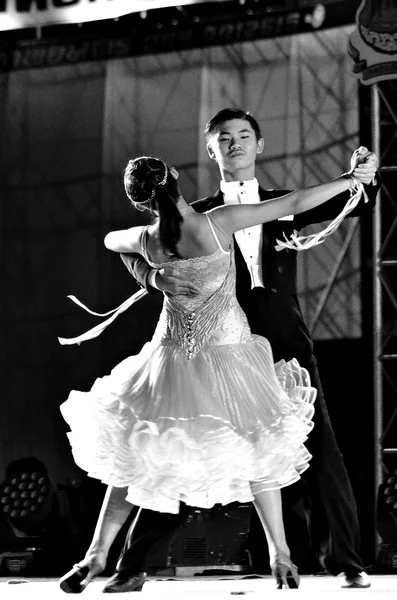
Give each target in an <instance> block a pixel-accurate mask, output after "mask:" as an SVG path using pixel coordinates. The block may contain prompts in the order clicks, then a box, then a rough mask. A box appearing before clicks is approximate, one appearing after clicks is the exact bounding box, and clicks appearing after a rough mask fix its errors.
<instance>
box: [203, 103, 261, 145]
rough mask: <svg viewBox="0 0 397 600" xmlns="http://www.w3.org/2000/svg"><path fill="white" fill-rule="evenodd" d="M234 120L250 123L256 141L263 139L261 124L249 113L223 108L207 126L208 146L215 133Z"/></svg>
mask: <svg viewBox="0 0 397 600" xmlns="http://www.w3.org/2000/svg"><path fill="white" fill-rule="evenodd" d="M233 119H243V120H244V121H248V123H249V124H250V125H251V127H252V129H253V130H254V132H255V136H256V140H257V141H259V140H261V139H262V132H261V128H260V127H259V123H258V121H257V120H256V119H255V118H254V117H253V116H252V115H250V114H249V112H246V111H245V110H241V109H240V108H222V110H220V111H219V112H217V113H216V115H214V116H213V117H212V119H210V120H209V121H208V123H207V125H206V126H205V129H204V134H205V140H206V142H207V144H208V143H209V142H210V140H211V137H212V136H213V135H214V133H216V132H217V131H218V129H219V127H220V126H221V125H222V124H223V123H224V122H225V121H232V120H233Z"/></svg>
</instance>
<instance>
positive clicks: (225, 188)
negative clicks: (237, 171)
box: [220, 177, 259, 195]
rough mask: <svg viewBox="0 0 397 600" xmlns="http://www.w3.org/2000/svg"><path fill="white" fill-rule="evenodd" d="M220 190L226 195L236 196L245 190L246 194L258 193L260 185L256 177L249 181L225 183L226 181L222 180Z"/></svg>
mask: <svg viewBox="0 0 397 600" xmlns="http://www.w3.org/2000/svg"><path fill="white" fill-rule="evenodd" d="M220 189H221V192H223V193H224V194H225V195H226V194H227V193H228V192H231V193H233V194H235V193H236V192H238V191H239V190H240V191H242V190H244V191H245V192H258V190H259V183H258V180H257V178H256V177H254V179H249V180H248V181H225V180H224V179H221V183H220Z"/></svg>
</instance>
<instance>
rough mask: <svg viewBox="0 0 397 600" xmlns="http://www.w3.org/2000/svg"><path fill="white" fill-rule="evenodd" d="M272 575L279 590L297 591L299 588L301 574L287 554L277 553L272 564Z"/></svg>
mask: <svg viewBox="0 0 397 600" xmlns="http://www.w3.org/2000/svg"><path fill="white" fill-rule="evenodd" d="M271 569H272V575H273V576H274V577H275V579H276V582H277V589H278V590H283V589H287V588H289V589H297V588H298V587H299V580H300V578H299V574H298V569H297V567H296V565H294V563H293V562H292V561H291V559H290V558H289V556H287V554H285V552H277V554H276V556H275V559H274V561H273V562H272V564H271Z"/></svg>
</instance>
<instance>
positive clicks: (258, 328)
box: [117, 289, 364, 575]
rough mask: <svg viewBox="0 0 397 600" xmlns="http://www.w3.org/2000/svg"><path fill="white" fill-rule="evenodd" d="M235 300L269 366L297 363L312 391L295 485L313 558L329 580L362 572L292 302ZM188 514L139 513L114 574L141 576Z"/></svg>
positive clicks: (259, 297)
mask: <svg viewBox="0 0 397 600" xmlns="http://www.w3.org/2000/svg"><path fill="white" fill-rule="evenodd" d="M239 300H240V303H241V306H242V308H243V310H244V311H245V313H246V315H247V317H248V321H249V324H250V327H251V329H252V331H253V333H257V334H259V335H263V336H265V337H266V338H267V339H268V340H269V342H270V344H271V346H272V349H273V356H274V360H275V362H277V361H278V360H280V359H282V358H283V359H285V360H290V359H291V358H294V357H295V358H297V360H298V361H299V363H300V365H301V366H303V367H305V368H306V369H307V370H308V371H309V374H310V377H311V382H312V385H313V386H314V387H315V388H316V389H317V398H316V402H315V414H314V428H313V430H312V431H311V432H310V434H309V438H308V441H307V442H306V447H307V448H308V450H309V452H310V453H311V454H312V457H313V458H312V460H311V462H310V466H309V468H308V469H307V470H306V471H305V472H304V473H303V474H302V482H299V484H301V485H302V484H303V486H304V488H305V491H306V492H307V498H308V502H309V510H308V511H307V517H308V532H309V536H310V540H311V544H312V546H313V549H314V552H315V554H316V556H317V558H318V560H319V562H320V564H321V565H323V566H324V567H325V568H326V569H327V570H328V572H329V573H331V574H332V575H337V574H339V573H341V572H347V573H355V572H357V571H362V570H363V569H364V567H363V564H362V561H361V559H360V557H359V554H358V552H359V544H360V535H359V524H358V516H357V508H356V502H355V499H354V495H353V491H352V487H351V484H350V481H349V477H348V474H347V471H346V468H345V464H344V461H343V457H342V455H341V453H340V451H339V448H338V445H337V443H336V439H335V435H334V432H333V429H332V425H331V421H330V418H329V414H328V410H327V407H326V404H325V400H324V394H323V390H322V387H321V381H320V377H319V374H318V370H317V365H316V360H315V358H314V356H313V344H312V341H311V339H310V335H309V332H308V330H307V328H306V326H305V324H304V322H303V318H302V315H301V312H300V308H299V304H298V302H297V299H296V298H295V297H293V296H280V295H279V294H272V293H268V292H266V291H265V290H263V289H259V290H258V289H255V290H253V291H252V292H251V293H249V294H247V296H246V297H242V298H239ZM295 485H297V484H294V485H293V486H290V487H291V488H293V487H294V486H295ZM290 495H291V494H290V490H289V488H286V489H285V490H283V505H284V508H285V511H288V502H289V496H290ZM191 510H192V508H191V507H189V506H186V505H185V504H183V503H182V504H181V508H180V511H179V513H178V514H177V515H171V514H165V513H158V512H153V511H150V510H143V511H142V513H141V516H140V518H139V521H138V523H137V524H136V526H135V528H134V529H132V528H131V529H130V531H129V532H128V535H127V538H126V542H125V546H124V549H123V552H122V554H121V557H120V560H119V562H118V564H117V570H118V571H128V572H131V573H133V572H137V571H142V570H144V569H145V563H146V556H147V554H148V552H149V550H150V549H151V548H152V547H153V545H154V544H155V543H156V542H158V541H160V540H161V539H162V538H163V537H164V536H166V535H169V534H170V533H171V532H172V531H173V530H175V529H176V528H177V527H178V526H179V525H180V524H181V523H182V522H183V521H184V520H185V519H186V517H187V515H188V514H189V512H190V511H191ZM286 522H288V519H287V520H286ZM258 526H259V522H258ZM287 537H288V529H287ZM297 562H298V563H299V561H297Z"/></svg>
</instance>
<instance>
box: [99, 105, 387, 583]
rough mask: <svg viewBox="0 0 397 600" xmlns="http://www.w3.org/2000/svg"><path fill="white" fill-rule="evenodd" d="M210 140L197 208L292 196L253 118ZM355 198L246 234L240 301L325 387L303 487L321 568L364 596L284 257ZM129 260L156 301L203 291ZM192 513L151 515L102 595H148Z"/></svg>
mask: <svg viewBox="0 0 397 600" xmlns="http://www.w3.org/2000/svg"><path fill="white" fill-rule="evenodd" d="M205 133H206V141H207V150H208V153H209V156H210V157H211V158H212V159H213V160H215V161H216V162H217V164H218V167H219V170H220V174H221V177H222V179H221V182H220V190H218V191H217V193H216V194H215V195H214V196H211V197H208V198H204V199H201V200H198V201H196V202H194V203H193V204H192V205H193V206H194V208H195V210H196V211H197V212H203V211H206V210H210V209H212V208H214V207H216V206H218V205H220V204H223V203H235V202H250V203H251V202H260V201H266V200H267V199H269V198H274V197H275V196H282V195H284V194H285V193H287V192H288V191H289V190H264V189H262V188H261V187H260V186H259V184H258V181H257V179H256V178H255V161H256V158H257V156H258V155H259V154H261V153H262V151H263V148H264V140H263V137H262V134H261V131H260V128H259V125H258V123H257V121H256V120H255V119H254V118H253V117H252V116H251V115H250V114H249V113H246V112H244V111H242V110H236V109H223V110H221V111H219V112H218V113H217V114H216V115H215V116H214V117H213V118H212V119H211V120H210V121H209V123H208V124H207V127H206V132H205ZM363 150H364V154H363V155H362V158H361V159H360V160H359V161H358V162H360V161H361V167H360V168H361V169H362V172H363V173H364V174H365V175H367V177H368V184H367V185H366V186H365V188H366V196H367V198H366V199H367V202H364V200H363V199H362V200H361V201H360V203H359V204H358V206H357V207H356V208H355V209H354V210H353V211H352V212H351V213H350V214H349V215H348V216H349V217H353V216H357V215H360V214H362V213H364V212H368V211H371V210H372V207H373V205H374V203H375V199H376V194H377V190H378V187H379V184H378V183H376V182H375V177H376V168H377V159H376V156H375V155H374V154H373V153H370V152H368V151H365V150H366V149H363ZM348 199H349V193H345V194H341V195H340V196H336V197H335V198H334V199H332V200H330V201H329V202H326V203H325V204H323V205H322V206H320V207H318V208H315V209H312V210H309V211H307V212H305V213H301V214H299V215H295V216H294V217H291V220H288V219H287V220H284V219H283V220H279V221H276V222H271V223H266V224H264V225H258V226H255V227H252V228H250V229H247V230H242V231H239V232H237V234H236V235H235V251H236V268H237V283H236V286H237V297H238V300H239V302H240V304H241V306H242V308H243V310H244V311H245V313H246V315H247V318H248V321H249V324H250V327H251V329H252V331H253V333H255V334H260V335H263V336H264V337H266V338H267V339H268V340H269V342H270V344H271V346H272V349H273V354H274V360H275V362H277V361H279V360H281V359H285V360H286V361H288V360H290V359H292V358H294V357H295V358H296V359H297V360H298V361H299V363H300V364H301V366H303V367H305V368H306V369H307V370H308V371H309V373H310V377H311V382H312V385H314V386H315V387H316V389H317V392H318V393H317V399H316V404H315V406H316V410H315V415H314V423H315V426H314V429H313V430H312V432H311V433H310V434H309V438H308V441H307V443H306V446H307V448H308V450H309V452H310V453H311V454H312V456H313V458H312V460H311V463H310V467H309V469H308V470H307V471H305V472H304V473H303V475H302V484H303V487H304V488H305V489H306V490H307V493H308V497H309V499H310V511H309V515H310V519H309V532H310V540H311V543H312V545H313V547H314V549H315V552H316V556H317V558H318V560H319V563H320V564H321V565H322V566H323V567H324V568H326V569H327V571H328V572H329V573H330V574H332V575H338V574H339V573H344V580H343V587H350V588H357V587H358V588H365V587H369V586H370V581H369V577H368V575H367V574H366V573H365V570H364V566H363V564H362V561H361V559H360V557H359V555H358V548H359V538H360V536H359V525H358V517H357V510H356V504H355V500H354V496H353V492H352V488H351V484H350V481H349V477H348V474H347V472H346V468H345V465H344V461H343V458H342V456H341V454H340V451H339V449H338V446H337V443H336V440H335V436H334V433H333V430H332V426H331V422H330V419H329V415H328V411H327V407H326V404H325V400H324V395H323V392H322V388H321V382H320V378H319V374H318V371H317V366H316V359H315V357H314V355H313V342H312V340H311V337H310V333H309V331H308V329H307V327H306V325H305V323H304V321H303V317H302V314H301V310H300V307H299V303H298V299H297V291H296V278H297V252H296V251H294V250H291V249H285V250H282V251H280V252H278V251H276V250H275V246H276V245H277V241H276V240H283V239H284V234H285V235H286V237H287V238H290V236H291V234H292V233H293V231H294V230H298V231H299V230H301V229H302V228H304V227H305V226H307V225H310V224H313V223H321V222H323V221H327V220H330V219H333V218H335V217H336V216H337V215H338V214H339V213H340V212H341V210H342V209H343V207H344V206H345V204H346V202H347V200H348ZM122 259H123V261H124V263H125V264H126V266H127V268H128V270H129V271H130V272H131V274H132V275H133V276H134V277H135V279H136V280H137V281H138V283H139V284H140V285H141V286H142V287H145V288H147V289H148V291H149V293H154V292H155V291H156V289H155V288H158V289H161V290H163V291H167V292H168V293H171V294H176V293H178V294H180V293H186V294H194V293H195V288H194V285H193V284H191V283H190V282H188V281H181V280H178V279H176V278H175V277H174V276H173V273H172V268H171V267H170V268H167V269H165V270H164V269H162V270H160V271H155V270H152V269H151V268H150V267H149V265H148V264H147V263H146V262H145V261H144V259H143V258H142V257H138V256H136V255H135V256H133V255H128V256H127V255H123V256H122ZM296 485H297V484H294V486H296ZM294 486H290V487H291V488H293V487H294ZM287 489H288V488H287ZM283 497H284V490H283ZM191 510H192V508H191V507H188V506H186V505H184V504H182V505H181V509H180V512H179V514H177V515H171V514H164V513H155V512H152V511H149V510H143V511H142V514H141V515H140V517H139V520H138V522H135V523H134V527H131V529H130V531H129V533H128V535H127V539H126V543H125V547H124V550H123V552H122V555H121V557H120V560H119V562H118V564H117V567H116V572H115V574H114V575H113V577H111V579H109V580H108V582H107V583H106V584H105V587H104V590H103V591H104V592H123V591H138V590H140V589H142V585H143V583H144V580H145V573H144V570H145V558H146V555H147V554H148V552H149V550H150V548H151V547H152V546H153V544H154V543H155V542H157V541H158V540H159V539H161V537H163V536H164V535H166V534H168V533H170V532H171V531H172V530H174V529H175V528H176V527H177V526H178V525H179V524H181V523H182V522H183V521H184V519H185V518H186V517H187V515H188V514H189V512H190V511H191ZM287 534H288V530H287Z"/></svg>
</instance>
